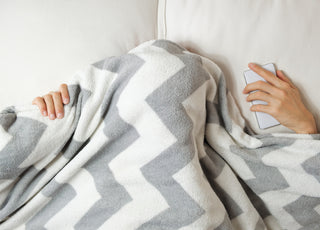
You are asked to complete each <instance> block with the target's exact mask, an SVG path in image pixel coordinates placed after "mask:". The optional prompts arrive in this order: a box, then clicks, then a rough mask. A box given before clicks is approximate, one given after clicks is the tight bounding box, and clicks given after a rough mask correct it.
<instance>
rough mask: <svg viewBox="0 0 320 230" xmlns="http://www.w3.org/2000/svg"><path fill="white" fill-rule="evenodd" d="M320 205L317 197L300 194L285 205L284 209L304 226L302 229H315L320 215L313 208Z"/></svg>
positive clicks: (318, 223) (317, 227)
mask: <svg viewBox="0 0 320 230" xmlns="http://www.w3.org/2000/svg"><path fill="white" fill-rule="evenodd" d="M318 205H320V198H319V197H308V196H301V197H299V198H298V199H297V200H295V201H294V202H292V203H290V204H288V205H286V206H285V207H284V209H285V210H286V211H287V212H288V213H290V215H291V216H293V218H294V219H295V220H296V221H297V222H298V223H299V224H301V226H304V227H303V228H301V229H303V230H311V229H314V230H317V229H319V226H320V215H319V213H318V212H317V211H316V210H314V208H315V207H317V206H318Z"/></svg>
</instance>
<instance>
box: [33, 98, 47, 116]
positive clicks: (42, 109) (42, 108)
mask: <svg viewBox="0 0 320 230" xmlns="http://www.w3.org/2000/svg"><path fill="white" fill-rule="evenodd" d="M32 104H33V105H37V106H38V108H39V110H40V112H41V113H42V115H43V116H47V115H48V113H47V106H46V103H44V99H43V97H36V98H35V99H34V100H33V101H32Z"/></svg>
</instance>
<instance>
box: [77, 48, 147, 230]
mask: <svg viewBox="0 0 320 230" xmlns="http://www.w3.org/2000/svg"><path fill="white" fill-rule="evenodd" d="M98 63H99V62H98ZM100 63H102V62H100ZM143 64H144V60H142V59H141V58H139V57H138V56H136V55H134V54H126V55H122V56H120V57H111V58H107V59H106V60H105V62H104V63H103V64H100V65H95V66H96V67H103V68H104V69H107V70H109V71H111V72H114V73H117V74H118V76H117V79H116V80H115V82H114V83H113V84H112V86H111V88H110V89H109V90H108V91H107V93H106V95H105V97H104V99H103V102H102V105H103V106H102V109H101V117H102V118H103V119H104V124H105V127H104V130H103V132H104V134H105V135H106V136H107V137H108V139H109V141H108V143H106V144H105V145H104V146H103V147H102V148H101V149H100V150H99V151H98V152H97V153H96V154H95V156H94V157H93V158H92V159H91V160H90V161H89V162H88V163H87V164H86V165H85V166H84V168H85V169H87V170H88V171H89V172H90V174H91V175H92V177H93V178H94V181H95V185H96V189H97V191H98V192H99V194H100V196H101V199H100V200H98V201H97V202H96V203H95V204H94V205H93V206H92V207H91V208H90V209H89V211H88V212H87V213H86V214H85V215H84V216H83V217H82V218H81V219H80V221H79V222H78V223H77V224H76V226H75V229H85V230H87V229H97V228H98V227H99V226H101V225H102V224H103V223H104V222H105V221H107V219H109V218H110V217H111V216H112V215H113V214H115V213H116V212H117V211H118V210H119V209H120V208H121V207H123V206H124V205H125V204H127V203H128V202H130V201H131V200H132V198H131V197H130V195H129V194H128V192H127V191H126V190H125V188H124V187H123V186H122V185H121V184H119V183H118V182H117V181H116V180H115V178H114V176H113V173H112V171H111V170H110V168H109V167H108V165H109V163H110V161H112V160H113V159H114V158H115V157H116V156H117V155H118V154H120V153H121V152H122V151H123V150H125V149H126V148H127V147H128V146H129V145H131V144H132V143H133V142H135V141H136V140H137V139H138V138H139V134H138V133H137V131H136V130H135V128H134V127H133V126H132V125H130V124H128V123H126V122H125V121H124V120H123V119H122V118H121V117H120V115H119V111H118V108H117V106H116V104H117V102H118V100H119V96H120V95H121V93H122V91H123V89H124V88H125V87H126V85H127V84H128V82H129V80H130V79H131V78H132V77H133V76H134V74H135V73H136V72H137V71H138V70H139V69H140V68H141V67H142V66H143ZM106 185H112V186H106Z"/></svg>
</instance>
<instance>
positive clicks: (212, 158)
mask: <svg viewBox="0 0 320 230" xmlns="http://www.w3.org/2000/svg"><path fill="white" fill-rule="evenodd" d="M204 146H205V151H206V153H207V156H206V157H204V158H202V159H201V160H200V164H201V167H202V170H203V171H204V174H205V175H206V176H207V179H208V181H209V183H210V185H211V187H212V189H213V191H215V193H216V194H217V195H218V197H219V199H220V200H221V202H222V203H223V205H224V207H225V208H226V210H227V213H228V215H229V218H230V219H233V218H235V217H237V216H239V215H240V214H241V213H243V210H242V209H241V208H240V207H239V205H238V204H237V203H236V202H235V201H234V199H233V198H232V197H231V196H229V195H228V191H225V190H224V189H223V188H222V187H221V186H220V185H219V184H218V183H217V182H216V181H215V178H217V177H218V176H219V175H220V173H221V172H222V170H223V168H224V167H229V166H228V165H227V164H226V163H225V162H224V160H223V159H222V158H221V157H220V155H218V153H217V152H215V151H214V149H212V148H210V147H209V145H208V143H207V142H204ZM235 179H236V178H235Z"/></svg>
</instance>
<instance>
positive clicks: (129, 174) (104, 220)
mask: <svg viewBox="0 0 320 230" xmlns="http://www.w3.org/2000/svg"><path fill="white" fill-rule="evenodd" d="M67 83H68V90H69V94H70V103H69V104H68V105H65V106H64V109H65V117H64V118H63V119H56V120H54V121H52V120H49V119H48V118H47V117H43V116H42V115H41V114H40V111H39V110H38V108H37V106H35V105H31V103H30V105H29V104H27V105H20V106H17V105H16V106H14V105H13V106H9V107H6V108H5V109H3V110H2V111H1V113H0V229H28V230H29V229H54V230H56V229H86V230H87V229H111V230H121V229H139V230H142V229H147V230H152V229H181V230H182V229H183V230H187V229H216V230H220V229H235V230H241V229H244V230H250V229H256V230H260V229H290V230H292V229H320V183H319V182H320V173H319V165H320V141H319V139H320V136H319V134H313V135H307V134H292V133H290V134H289V133H288V134H285V133H274V134H266V135H256V134H254V133H253V132H252V131H251V130H250V129H249V128H248V127H246V123H245V120H244V119H243V118H242V117H241V115H240V112H239V110H238V107H237V106H236V103H235V102H234V100H233V98H232V95H231V94H230V92H229V91H228V90H227V89H226V83H225V79H224V76H223V73H222V72H221V70H220V69H219V67H218V66H217V65H216V64H214V63H213V62H212V61H210V60H208V59H206V58H204V57H201V56H199V55H197V54H194V53H191V52H189V51H187V50H186V49H184V48H183V47H180V46H179V45H177V44H175V43H173V42H171V41H168V40H152V41H148V42H145V43H143V44H141V45H139V46H138V47H136V48H134V49H133V50H131V51H129V52H128V53H127V54H124V55H121V56H117V57H108V58H106V59H104V60H102V61H99V62H97V63H94V64H92V65H89V66H87V67H85V68H83V69H82V70H79V71H78V72H76V73H75V74H74V76H72V78H70V79H69V82H67Z"/></svg>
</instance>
